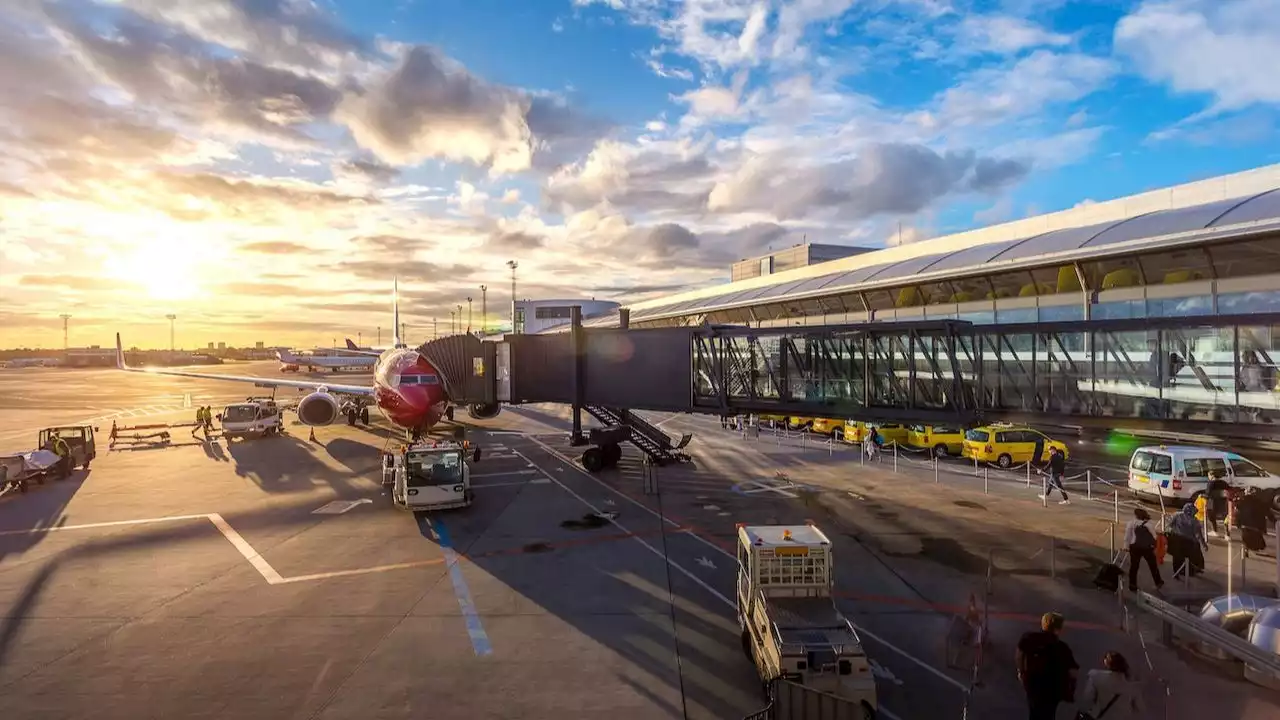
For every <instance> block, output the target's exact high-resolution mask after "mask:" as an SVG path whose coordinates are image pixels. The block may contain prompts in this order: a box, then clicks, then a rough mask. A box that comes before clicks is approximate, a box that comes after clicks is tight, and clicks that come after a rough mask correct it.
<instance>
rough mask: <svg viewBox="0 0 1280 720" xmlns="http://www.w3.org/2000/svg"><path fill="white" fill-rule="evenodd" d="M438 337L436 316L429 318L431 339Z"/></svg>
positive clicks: (438, 325)
mask: <svg viewBox="0 0 1280 720" xmlns="http://www.w3.org/2000/svg"><path fill="white" fill-rule="evenodd" d="M438 337H440V323H439V321H437V320H436V318H431V339H432V340H435V339H436V338H438Z"/></svg>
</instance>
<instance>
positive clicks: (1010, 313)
mask: <svg viewBox="0 0 1280 720" xmlns="http://www.w3.org/2000/svg"><path fill="white" fill-rule="evenodd" d="M1035 321H1036V309H1035V308H1011V309H1007V310H1002V309H1000V308H996V322H998V323H1005V324H1007V323H1024V322H1035Z"/></svg>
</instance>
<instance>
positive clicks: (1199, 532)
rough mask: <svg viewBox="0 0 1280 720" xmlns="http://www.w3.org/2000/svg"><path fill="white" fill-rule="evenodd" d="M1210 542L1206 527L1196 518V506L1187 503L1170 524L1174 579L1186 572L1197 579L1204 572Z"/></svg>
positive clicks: (1170, 550) (1170, 551) (1170, 549)
mask: <svg viewBox="0 0 1280 720" xmlns="http://www.w3.org/2000/svg"><path fill="white" fill-rule="evenodd" d="M1208 548H1209V541H1208V540H1206V539H1205V537H1204V526H1202V525H1201V524H1200V521H1199V520H1198V519H1197V518H1196V506H1195V504H1193V503H1187V504H1185V505H1183V506H1182V512H1180V513H1178V514H1177V515H1174V516H1173V520H1171V521H1170V522H1169V554H1170V555H1172V556H1173V579H1174V580H1177V579H1178V578H1180V577H1182V574H1183V573H1184V572H1187V573H1190V574H1191V577H1195V576H1196V575H1199V574H1200V573H1202V572H1204V550H1207V549H1208Z"/></svg>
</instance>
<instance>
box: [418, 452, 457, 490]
mask: <svg viewBox="0 0 1280 720" xmlns="http://www.w3.org/2000/svg"><path fill="white" fill-rule="evenodd" d="M405 465H406V467H408V470H409V472H408V475H409V477H408V486H409V487H430V486H432V485H454V484H456V483H460V482H462V453H461V452H459V451H456V450H455V451H452V452H446V453H420V454H410V455H409V456H408V458H406V460H405Z"/></svg>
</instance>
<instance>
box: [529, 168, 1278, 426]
mask: <svg viewBox="0 0 1280 720" xmlns="http://www.w3.org/2000/svg"><path fill="white" fill-rule="evenodd" d="M770 269H771V270H774V271H773V272H769V273H763V272H761V273H760V274H758V275H756V276H754V277H747V278H744V279H739V280H737V281H734V282H729V283H725V284H722V285H718V286H712V287H706V288H699V289H696V290H690V291H688V292H683V293H678V294H674V295H669V296H666V297H660V298H655V299H651V300H645V301H643V302H637V303H634V304H631V305H630V306H628V307H626V308H623V309H624V310H626V313H625V316H626V322H627V326H628V327H630V328H636V329H644V328H670V329H672V330H675V329H682V330H684V331H688V333H687V337H686V336H684V335H679V334H678V333H677V334H673V335H671V336H670V338H669V339H668V340H664V339H663V338H662V337H656V336H655V337H654V338H653V339H651V340H647V342H651V343H653V344H654V345H655V348H654V349H652V350H650V349H649V348H640V347H639V346H637V348H636V351H635V357H637V358H640V359H639V360H637V361H636V362H641V361H642V360H643V362H645V363H648V364H652V365H660V366H662V367H666V368H677V367H683V366H684V365H685V364H686V363H687V364H690V365H691V366H692V375H691V376H690V378H689V381H688V382H689V387H688V389H684V387H685V386H684V383H683V381H682V382H681V383H679V386H680V392H681V393H684V394H691V395H692V397H693V401H692V403H691V404H690V406H691V407H702V408H707V407H709V408H713V409H718V410H722V411H725V412H729V411H742V410H745V411H748V412H775V410H773V409H772V408H777V409H778V411H781V412H783V413H784V414H786V413H789V414H796V415H806V416H824V417H826V416H831V417H864V416H865V417H876V418H878V419H911V420H915V421H924V420H926V419H933V420H943V419H945V418H946V417H948V415H949V414H952V413H955V414H956V415H958V416H961V417H964V418H968V419H971V420H972V419H976V418H985V419H988V420H989V419H992V418H1006V419H1011V420H1012V419H1022V420H1029V421H1043V420H1044V419H1045V417H1046V416H1053V417H1055V418H1061V419H1063V420H1064V421H1066V422H1072V423H1077V422H1078V423H1089V424H1099V423H1100V425H1099V426H1100V427H1108V426H1109V427H1116V426H1117V425H1116V420H1117V419H1118V418H1127V419H1128V420H1126V422H1128V421H1129V420H1141V421H1143V422H1144V423H1145V424H1146V425H1148V426H1156V427H1178V428H1181V429H1188V428H1191V427H1201V428H1203V429H1205V430H1206V431H1208V432H1221V431H1222V430H1221V428H1223V427H1224V423H1225V424H1234V425H1235V426H1236V427H1235V428H1234V429H1233V432H1235V431H1238V430H1239V429H1240V428H1241V427H1242V426H1250V425H1251V426H1253V427H1254V428H1256V431H1257V432H1260V433H1263V434H1269V433H1270V434H1273V428H1274V427H1275V426H1276V425H1277V424H1280V165H1273V166H1268V167H1263V168H1258V169H1255V170H1250V171H1247V172H1241V173H1236V174H1233V175H1227V176H1222V177H1218V178H1213V179H1209V180H1203V181H1199V182H1194V183H1188V184H1185V185H1179V186H1176V187H1171V188H1165V189H1162V190H1156V191H1152V192H1146V193H1142V194H1139V195H1133V196H1130V197H1126V198H1120V199H1116V200H1110V201H1105V202H1098V203H1093V204H1087V205H1082V206H1077V207H1075V208H1072V209H1070V210H1065V211H1062V212H1057V213H1052V214H1048V215H1042V216H1039V217H1033V218H1026V219H1023V220H1017V221H1014V222H1009V223H1004V224H1001V225H996V226H993V227H987V228H981V229H976V230H971V231H967V232H962V233H957V234H953V235H949V236H946V237H940V238H936V239H932V240H927V241H922V242H917V243H912V244H909V245H904V246H896V247H889V248H885V249H879V250H873V251H868V252H857V253H855V254H852V255H850V256H847V257H843V258H839V259H835V260H830V261H827V262H816V263H810V264H805V265H801V266H799V267H794V268H792V269H787V270H782V271H776V270H777V268H776V265H772V266H771V268H770ZM743 272H744V273H745V272H746V269H745V266H744V268H743ZM622 317H623V313H621V312H619V311H611V312H607V313H603V314H601V315H599V316H597V317H594V318H587V319H585V320H584V321H583V326H584V327H585V328H588V329H591V328H601V329H604V328H612V327H618V326H619V325H620V324H621V322H622ZM567 330H568V327H566V326H564V325H561V326H559V327H552V328H550V329H548V330H546V331H545V332H548V333H561V332H565V331H567ZM663 337H666V336H663ZM574 342H584V341H580V340H574ZM585 342H587V343H588V345H589V344H590V342H591V341H590V340H589V339H588V340H586V341H585ZM602 342H603V340H602ZM663 343H669V344H670V347H665V346H664V348H665V349H662V350H661V351H662V352H665V353H666V355H661V356H660V352H659V350H660V348H658V346H659V345H663ZM531 347H532V346H531ZM680 354H683V355H684V357H677V355H680ZM632 371H633V370H632V369H631V368H628V372H632ZM550 381H551V379H544V380H543V384H546V383H549V382H550ZM650 392H651V393H652V391H650ZM673 392H675V391H673ZM613 402H614V403H615V404H617V405H618V406H620V407H634V408H646V407H657V406H656V404H655V403H656V402H657V401H656V400H654V399H653V398H639V399H630V400H628V402H621V401H620V400H618V401H613ZM679 404H680V402H677V399H676V398H675V397H674V396H673V397H672V398H671V399H669V402H667V403H666V404H665V405H663V406H662V407H661V408H658V409H677V405H679ZM830 413H837V414H835V415H830ZM1068 418H1069V419H1068Z"/></svg>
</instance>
